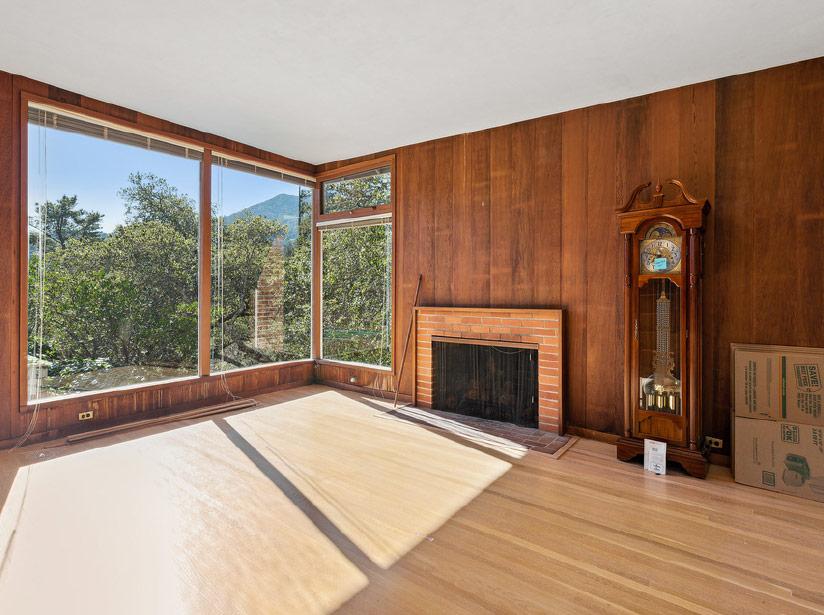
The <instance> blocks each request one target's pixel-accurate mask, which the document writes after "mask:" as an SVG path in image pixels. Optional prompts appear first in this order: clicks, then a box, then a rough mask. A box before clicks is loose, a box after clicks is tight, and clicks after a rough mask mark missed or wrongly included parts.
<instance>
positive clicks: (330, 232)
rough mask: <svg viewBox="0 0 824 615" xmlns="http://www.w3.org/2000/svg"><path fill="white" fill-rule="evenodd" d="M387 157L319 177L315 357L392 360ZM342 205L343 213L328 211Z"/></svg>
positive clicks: (388, 362) (362, 361)
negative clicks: (371, 165)
mask: <svg viewBox="0 0 824 615" xmlns="http://www.w3.org/2000/svg"><path fill="white" fill-rule="evenodd" d="M391 169H392V167H391V163H390V164H385V165H381V166H376V167H375V168H373V169H367V170H366V171H359V172H357V173H350V174H345V175H341V176H337V177H333V178H331V179H328V180H326V181H324V182H323V183H322V185H321V207H322V213H321V215H320V221H319V222H318V224H317V227H318V230H319V236H320V259H319V265H320V276H319V277H320V301H321V306H320V314H321V323H320V326H321V358H323V359H328V360H335V361H345V362H351V363H360V364H366V365H371V366H377V367H385V368H390V367H391V366H392V277H393V276H392V267H393V262H392V255H393V250H392V245H393V242H392V171H391ZM339 212H349V214H350V215H348V216H344V217H341V216H338V215H329V214H336V213H339Z"/></svg>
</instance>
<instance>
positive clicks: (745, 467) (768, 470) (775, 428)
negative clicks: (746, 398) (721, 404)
mask: <svg viewBox="0 0 824 615" xmlns="http://www.w3.org/2000/svg"><path fill="white" fill-rule="evenodd" d="M734 433H735V481H736V482H738V483H742V484H744V485H750V486H752V487H760V488H762V489H769V490H770V491H780V492H781V493H789V494H791V495H796V496H799V497H802V498H807V499H810V500H818V501H820V502H824V427H820V426H817V425H804V424H800V423H791V422H788V421H771V420H764V419H751V418H743V417H740V416H739V417H736V418H735V432H734Z"/></svg>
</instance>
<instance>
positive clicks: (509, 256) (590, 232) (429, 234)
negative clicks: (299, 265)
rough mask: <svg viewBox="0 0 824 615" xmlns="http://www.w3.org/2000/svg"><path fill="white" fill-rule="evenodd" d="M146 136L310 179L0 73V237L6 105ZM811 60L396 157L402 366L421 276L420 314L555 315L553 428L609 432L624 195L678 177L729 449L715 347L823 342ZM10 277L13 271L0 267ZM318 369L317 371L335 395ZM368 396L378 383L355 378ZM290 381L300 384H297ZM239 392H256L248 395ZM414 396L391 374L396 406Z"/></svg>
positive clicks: (822, 235) (10, 360)
mask: <svg viewBox="0 0 824 615" xmlns="http://www.w3.org/2000/svg"><path fill="white" fill-rule="evenodd" d="M21 89H25V90H28V91H31V92H33V93H36V94H40V95H43V96H48V97H50V98H52V99H53V100H57V101H61V102H69V103H72V104H77V105H80V106H82V107H84V108H87V109H89V110H90V111H93V112H99V113H109V114H112V115H115V116H117V117H119V118H120V119H122V120H125V121H131V122H142V123H144V124H146V125H151V126H152V127H154V128H155V129H158V130H163V131H164V132H167V133H172V134H178V135H180V136H181V137H188V138H195V139H198V140H202V141H204V142H207V143H211V144H212V145H214V146H215V147H222V148H225V149H228V150H233V151H237V152H239V153H244V154H246V155H249V156H256V157H260V158H263V159H265V160H268V161H270V162H273V163H276V164H281V165H284V166H290V167H291V168H293V169H294V170H296V171H302V172H305V173H314V172H321V171H324V170H328V169H331V168H335V167H338V166H341V165H342V164H344V163H347V162H352V161H340V162H334V163H329V164H325V165H321V166H319V167H312V166H311V165H307V164H306V163H300V162H298V161H290V160H288V159H285V158H282V157H280V156H277V155H276V154H270V153H267V152H261V151H259V150H254V149H252V148H247V147H245V146H243V145H240V144H237V143H233V142H231V141H228V140H226V139H221V138H220V137H216V136H214V135H208V134H204V133H200V132H197V131H192V130H190V129H187V128H184V127H180V126H176V125H173V124H170V123H168V122H163V121H162V120H159V119H156V118H149V117H146V116H142V115H141V114H138V113H135V112H133V111H129V110H126V109H122V108H119V107H115V106H112V105H106V104H105V103H101V102H99V101H94V100H91V99H87V98H85V97H82V96H79V95H76V94H72V93H69V92H64V91H62V90H58V89H56V88H52V87H50V86H47V85H45V84H42V83H37V82H34V81H31V80H28V79H25V78H22V77H16V76H15V77H12V76H11V75H8V74H6V73H2V72H0V229H3V230H4V232H9V231H8V230H7V229H12V231H11V233H13V234H16V233H17V231H16V230H15V229H18V228H19V195H18V188H19V185H18V183H17V182H18V179H17V178H18V175H19V172H18V165H19V141H18V133H17V122H18V121H19V117H20V113H19V111H20V109H19V91H20V90H21ZM822 109H824V59H817V60H810V61H806V62H800V63H797V64H792V65H788V66H783V67H778V68H773V69H769V70H765V71H759V72H756V73H750V74H747V75H740V76H735V77H729V78H726V79H720V80H717V81H712V82H707V83H701V84H698V85H693V86H687V87H683V88H678V89H674V90H668V91H665V92H659V93H655V94H650V95H648V96H641V97H637V98H633V99H629V100H625V101H620V102H616V103H610V104H606V105H598V106H595V107H590V108H586V109H580V110H575V111H570V112H567V113H562V114H558V115H553V116H547V117H543V118H538V119H535V120H530V121H525V122H520V123H517V124H512V125H509V126H503V127H499V128H493V129H490V130H483V131H480V132H474V133H470V134H463V135H457V136H454V137H449V138H444V139H439V140H435V141H429V142H426V143H420V144H417V145H411V146H406V147H400V148H398V149H397V150H393V151H391V152H380V153H376V154H374V155H371V156H364V157H362V158H360V159H369V158H374V157H376V156H378V155H382V154H386V153H394V154H395V155H396V160H397V162H396V164H397V167H396V168H397V178H396V180H397V184H396V185H397V203H396V207H397V210H396V214H395V232H396V234H397V254H396V267H397V271H398V278H397V279H398V282H397V298H396V304H395V309H396V312H397V320H396V331H395V349H394V350H395V353H396V356H397V357H400V355H401V351H402V348H401V346H402V342H403V338H404V333H405V331H406V328H407V326H408V323H409V318H410V313H411V304H412V297H413V294H414V291H415V284H416V282H417V275H418V272H422V273H423V274H424V280H423V286H422V290H421V301H420V303H421V304H422V305H433V306H489V307H562V308H564V310H565V311H566V317H565V321H566V331H565V336H564V337H565V340H566V347H565V349H564V355H565V357H566V366H565V373H566V374H567V379H566V382H565V399H566V408H565V411H566V417H565V421H566V423H567V424H568V425H571V426H576V427H580V428H585V429H590V430H597V431H600V432H608V433H619V431H620V428H621V420H622V419H621V417H622V395H623V387H622V381H621V379H622V369H623V365H622V361H623V359H622V357H623V355H622V353H623V340H622V327H621V323H622V318H623V306H622V296H621V260H620V254H621V252H620V245H619V242H620V236H619V234H618V230H617V226H616V221H615V216H614V210H615V208H616V207H618V206H619V205H621V204H623V202H624V201H625V199H626V198H627V197H628V195H629V192H630V191H631V190H632V188H633V187H634V186H636V185H637V184H640V183H642V182H645V181H649V180H658V179H661V180H663V179H667V178H669V177H678V178H680V179H682V180H684V182H685V183H686V185H687V187H688V188H689V189H690V191H691V192H692V193H693V194H695V195H696V196H700V197H703V196H706V197H707V198H709V200H710V202H711V203H712V205H713V210H712V212H711V213H710V215H709V224H708V228H707V234H706V242H705V285H704V288H705V293H704V314H705V323H704V331H705V338H704V355H703V372H704V387H703V391H704V424H705V431H706V432H707V433H708V434H711V435H714V436H717V437H721V438H724V439H725V441H726V442H727V443H728V442H729V402H730V399H729V398H730V395H729V388H730V373H729V344H730V342H752V343H769V344H785V345H807V346H824V327H822V323H824V318H822V314H824V277H822V275H821V274H820V273H819V271H818V269H819V266H820V265H821V264H822V263H824V257H822V255H821V246H823V245H824V113H822ZM18 250H19V243H18V242H17V241H2V242H0V263H6V265H5V267H6V269H5V271H4V274H3V275H0V440H2V439H4V438H8V437H11V436H13V435H15V434H18V433H20V431H21V426H22V428H25V423H26V421H25V415H24V414H21V413H20V412H19V411H18V408H17V399H18V393H17V387H18V383H17V377H18V374H17V367H16V365H17V361H18V347H17V345H18V314H19V297H18V290H17V284H18V279H17V276H18V272H17V271H15V270H13V269H14V265H13V264H14V263H16V262H17V261H18V256H19V255H18ZM9 263H11V264H12V265H9ZM350 371H351V370H347V369H343V368H337V367H335V366H330V365H325V366H324V365H320V366H318V367H317V369H316V375H315V377H316V378H318V379H321V380H324V381H329V382H335V381H337V380H342V381H345V382H348V378H349V376H350V375H351V374H349V372H350ZM359 374H361V375H362V376H363V379H361V380H362V381H363V385H364V386H367V387H369V388H377V389H385V390H389V389H391V381H392V379H391V377H388V376H387V375H386V374H385V373H380V374H377V373H375V374H373V373H371V371H370V370H360V371H359ZM292 375H294V376H295V377H296V378H303V377H304V376H305V374H303V373H302V372H301V374H292ZM250 386H251V385H250ZM411 391H412V369H411V365H407V366H406V370H405V372H404V376H403V379H402V383H401V392H402V393H404V394H406V395H409V394H411Z"/></svg>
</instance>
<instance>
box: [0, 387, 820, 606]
mask: <svg viewBox="0 0 824 615" xmlns="http://www.w3.org/2000/svg"><path fill="white" fill-rule="evenodd" d="M258 399H259V401H260V402H261V404H260V406H258V407H257V408H255V409H252V410H249V411H242V412H238V413H235V414H231V415H221V417H220V418H216V419H215V418H214V417H212V418H211V419H205V420H200V421H190V422H186V423H180V424H175V425H172V426H169V425H165V426H162V427H156V428H153V429H144V430H141V431H139V432H131V433H128V434H121V435H118V436H113V437H109V438H106V439H103V440H98V441H95V442H90V443H86V444H84V445H74V446H55V447H52V448H44V447H43V446H39V447H32V448H30V449H26V450H23V451H17V452H14V453H2V454H0V488H2V491H0V494H3V495H6V498H5V503H4V505H3V510H2V513H0V558H2V559H1V560H0V561H1V562H2V563H0V566H2V567H1V568H0V612H2V613H15V614H25V613H86V614H96V613H118V614H123V613H175V614H177V613H267V614H268V613H275V612H288V613H307V612H330V611H333V610H336V609H341V610H343V611H345V612H352V613H396V612H397V613H403V612H421V613H423V612H425V613H434V612H448V613H478V612H495V613H501V612H518V613H524V612H550V613H556V612H557V613H576V612H581V613H591V612H610V613H612V612H624V613H625V612H648V613H681V612H685V613H686V612H689V613H715V612H719V613H805V612H824V532H822V528H824V505H821V504H819V503H815V502H810V501H805V500H800V499H797V498H792V497H789V496H780V495H777V494H773V493H769V492H766V491H760V490H757V489H752V488H748V487H744V486H741V485H737V484H735V483H733V482H732V481H731V478H730V476H729V472H727V471H726V470H725V469H722V468H717V467H713V468H712V469H711V472H710V476H709V478H708V480H706V481H700V480H696V479H692V478H689V477H687V476H684V475H669V476H666V477H654V476H649V475H646V474H645V473H644V472H643V471H642V470H641V467H640V466H639V465H632V464H624V463H620V462H618V461H616V459H615V449H614V447H613V446H612V445H609V444H606V443H602V442H595V441H591V440H580V441H578V442H577V443H576V444H575V445H574V446H573V447H572V448H570V449H569V450H568V451H567V452H566V453H565V454H564V455H563V456H562V457H561V458H560V459H551V458H550V457H548V456H547V455H543V454H540V453H535V452H532V451H528V450H526V449H524V448H523V447H521V446H519V445H517V444H514V443H511V442H507V441H506V440H503V439H501V438H496V437H494V436H489V435H486V434H483V433H480V432H472V431H471V430H467V429H466V427H465V426H463V428H462V429H455V430H454V433H453V432H450V431H448V430H444V429H440V428H434V427H432V428H428V427H424V426H421V425H420V424H419V423H417V422H411V421H410V420H408V416H407V415H405V414H404V410H402V409H401V410H399V411H392V409H391V403H389V402H388V401H383V400H377V399H374V398H368V397H363V396H361V395H359V394H357V393H352V392H344V391H339V390H334V389H328V388H326V387H322V386H311V387H304V388H300V389H292V390H287V391H282V392H278V393H274V394H269V395H264V396H260V397H259V398H258ZM441 425H442V426H444V427H447V428H449V427H450V425H449V424H448V423H441ZM0 497H2V496H0Z"/></svg>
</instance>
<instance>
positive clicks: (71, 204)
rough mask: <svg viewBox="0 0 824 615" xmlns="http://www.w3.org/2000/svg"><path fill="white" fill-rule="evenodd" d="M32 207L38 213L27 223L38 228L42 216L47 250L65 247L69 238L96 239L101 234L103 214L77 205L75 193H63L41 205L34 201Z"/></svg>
mask: <svg viewBox="0 0 824 615" xmlns="http://www.w3.org/2000/svg"><path fill="white" fill-rule="evenodd" d="M34 207H35V211H37V213H38V215H37V216H33V217H31V218H30V220H29V223H30V225H31V226H32V227H33V228H36V229H39V228H40V224H41V222H40V216H41V215H42V216H43V231H44V236H45V237H46V246H45V248H46V250H47V251H50V250H53V249H55V248H65V247H66V244H67V243H68V242H69V240H71V239H79V240H98V239H100V238H101V237H102V235H103V234H102V232H101V229H100V221H101V220H102V219H103V214H101V213H99V212H96V211H95V212H92V211H86V210H85V209H80V208H79V207H78V206H77V195H74V196H68V195H63V196H62V197H60V198H59V199H58V200H57V202H53V201H46V202H45V203H44V204H43V205H42V206H41V205H40V204H39V203H35V206H34ZM41 207H42V209H41ZM34 241H36V237H35V238H34Z"/></svg>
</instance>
